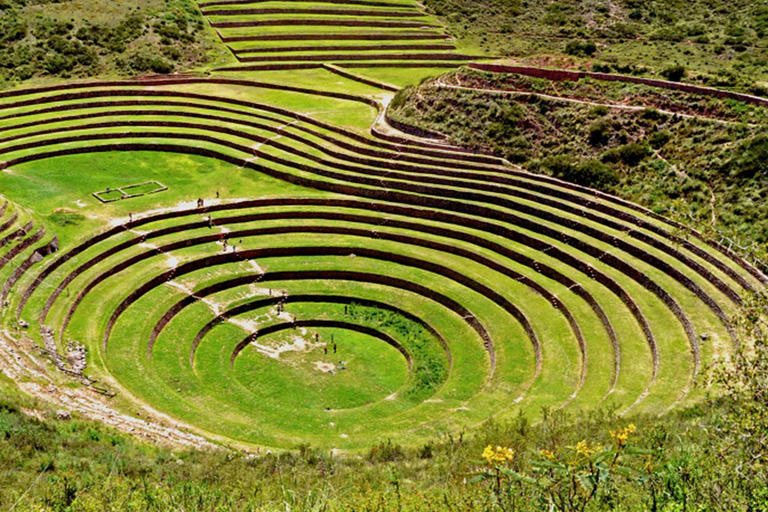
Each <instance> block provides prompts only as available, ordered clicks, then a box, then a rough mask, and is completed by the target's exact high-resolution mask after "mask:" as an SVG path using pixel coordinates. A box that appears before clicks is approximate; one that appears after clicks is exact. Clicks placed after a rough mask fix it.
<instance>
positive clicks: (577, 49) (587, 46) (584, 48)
mask: <svg viewBox="0 0 768 512" xmlns="http://www.w3.org/2000/svg"><path fill="white" fill-rule="evenodd" d="M596 52H597V45H595V43H593V42H592V41H578V40H574V41H569V42H568V44H567V45H565V53H567V54H568V55H576V56H582V57H591V56H592V55H594V54H595V53H596Z"/></svg>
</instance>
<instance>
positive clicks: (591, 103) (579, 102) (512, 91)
mask: <svg viewBox="0 0 768 512" xmlns="http://www.w3.org/2000/svg"><path fill="white" fill-rule="evenodd" d="M432 85H433V86H434V87H436V88H440V89H455V90H459V91H471V92H483V93H488V94H498V95H507V96H536V97H538V98H545V99H548V100H552V101H560V102H563V103H574V104H577V105H587V106H590V107H606V108H610V109H615V110H627V111H630V112H642V111H644V110H648V107H645V106H639V105H622V104H621V103H600V102H598V101H588V100H580V99H577V98H571V97H568V96H554V95H550V94H542V93H539V92H530V91H518V90H515V89H489V88H485V87H467V86H463V85H453V84H448V83H445V82H442V81H436V82H434V83H433V84H432ZM655 110H657V111H658V112H659V113H661V114H665V115H668V116H678V117H682V118H684V119H699V120H701V121H709V122H712V123H720V124H728V125H743V124H744V123H740V122H738V121H728V120H726V119H719V118H717V117H709V116H702V115H696V114H684V113H681V112H674V111H672V110H664V109H655ZM747 126H758V125H756V124H749V123H748V124H747Z"/></svg>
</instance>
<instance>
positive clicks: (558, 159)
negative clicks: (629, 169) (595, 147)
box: [542, 155, 619, 190]
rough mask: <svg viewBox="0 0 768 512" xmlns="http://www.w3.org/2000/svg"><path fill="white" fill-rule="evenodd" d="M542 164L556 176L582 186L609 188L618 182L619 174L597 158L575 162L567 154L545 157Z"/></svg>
mask: <svg viewBox="0 0 768 512" xmlns="http://www.w3.org/2000/svg"><path fill="white" fill-rule="evenodd" d="M542 165H543V166H544V167H545V168H546V169H548V170H549V172H550V173H552V175H553V176H555V177H556V178H560V179H562V180H565V181H569V182H571V183H575V184H577V185H581V186H584V187H590V188H596V189H599V190H610V189H611V188H613V187H614V186H616V185H617V184H618V183H619V174H618V173H617V172H616V171H614V170H613V169H611V167H609V166H607V165H605V164H604V163H602V162H599V161H597V160H587V161H586V162H582V163H579V164H576V163H575V162H574V160H573V159H572V158H571V157H569V156H567V155H557V156H554V157H549V158H545V159H544V160H543V161H542Z"/></svg>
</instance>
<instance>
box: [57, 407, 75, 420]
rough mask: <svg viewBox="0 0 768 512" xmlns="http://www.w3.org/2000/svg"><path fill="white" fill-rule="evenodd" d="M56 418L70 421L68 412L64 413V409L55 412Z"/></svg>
mask: <svg viewBox="0 0 768 512" xmlns="http://www.w3.org/2000/svg"><path fill="white" fill-rule="evenodd" d="M56 417H57V418H59V419H60V420H71V419H72V415H71V414H69V411H65V410H64V409H59V410H58V411H56Z"/></svg>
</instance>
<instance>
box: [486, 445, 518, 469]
mask: <svg viewBox="0 0 768 512" xmlns="http://www.w3.org/2000/svg"><path fill="white" fill-rule="evenodd" d="M482 457H483V459H485V460H486V461H487V462H488V465H489V466H493V465H494V464H504V463H506V462H512V461H513V460H515V450H513V449H512V448H507V447H506V446H497V447H496V448H495V449H494V448H493V447H492V446H491V445H488V446H486V447H485V449H484V450H483V455H482Z"/></svg>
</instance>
